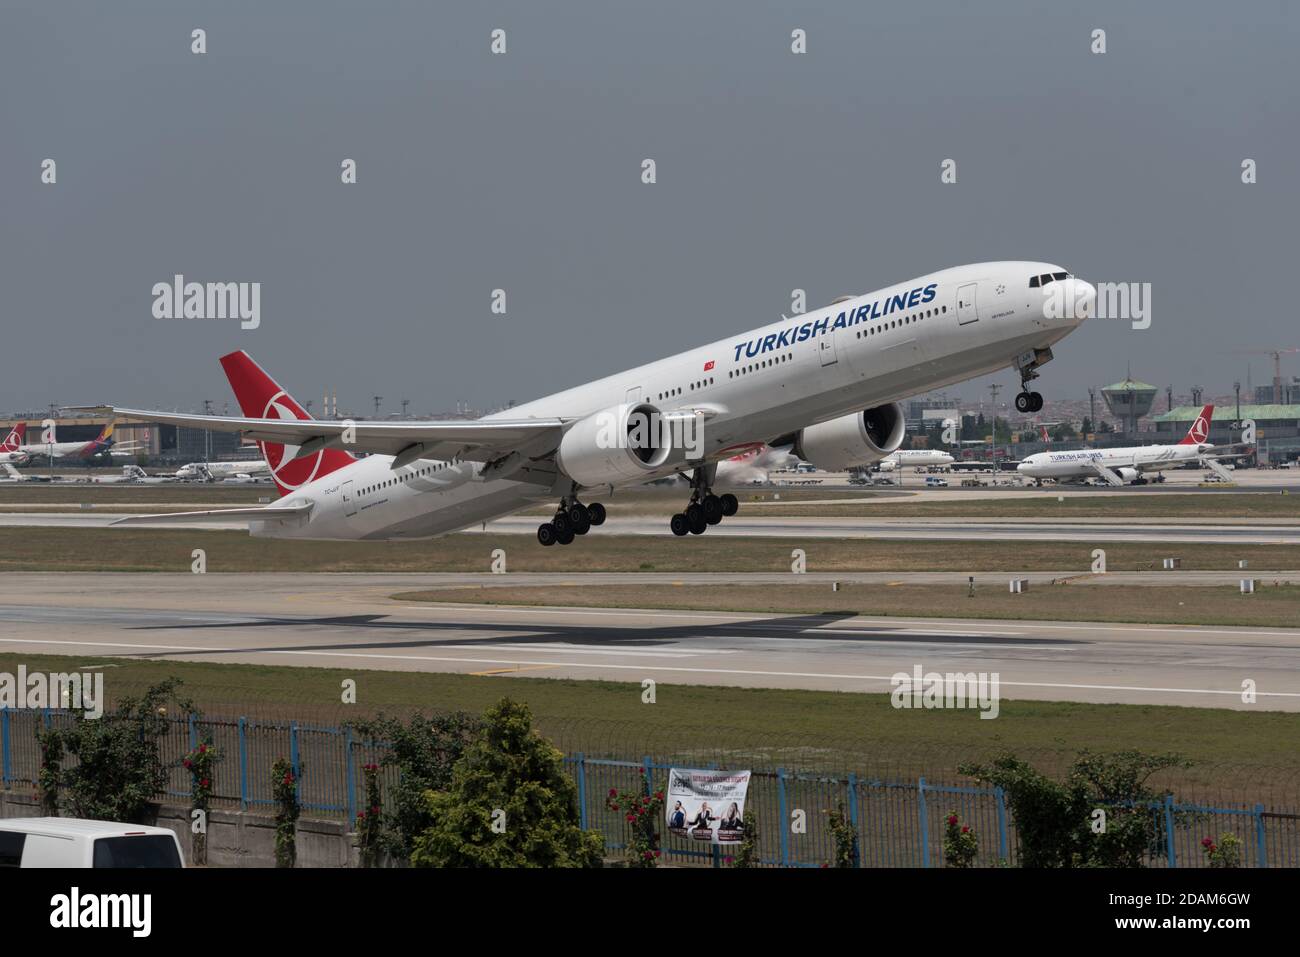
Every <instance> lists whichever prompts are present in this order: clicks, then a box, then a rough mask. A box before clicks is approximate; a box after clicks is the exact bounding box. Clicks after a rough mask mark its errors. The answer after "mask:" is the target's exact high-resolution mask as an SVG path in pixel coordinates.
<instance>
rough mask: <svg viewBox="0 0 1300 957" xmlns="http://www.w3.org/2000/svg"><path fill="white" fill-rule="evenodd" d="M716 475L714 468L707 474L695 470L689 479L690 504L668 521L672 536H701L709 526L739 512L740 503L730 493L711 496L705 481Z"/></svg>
mask: <svg viewBox="0 0 1300 957" xmlns="http://www.w3.org/2000/svg"><path fill="white" fill-rule="evenodd" d="M716 474H717V467H716V466H713V467H711V468H709V469H708V470H707V472H706V470H705V469H702V468H699V469H696V470H695V473H694V474H693V475H692V477H691V503H690V504H689V505H687V506H686V510H685V511H683V512H678V513H677V514H676V515H674V516H673V517H672V518H671V519H669V521H668V527H669V528H671V529H672V531H673V534H674V535H678V536H681V535H703V534H704V532H705V529H707V528H708V527H709V526H710V525H717V524H718V523H719V522H720V521H722V520H723V519H724V518H730V517H731V516H732V515H735V514H736V512H738V511H739V510H740V501H739V500H738V499H737V498H736V496H734V495H732V494H731V493H730V492H727V493H726V494H723V495H714V494H713V490H712V489H711V488H710V487H709V485H708V484H707V481H711V480H712V479H713V476H714V475H716Z"/></svg>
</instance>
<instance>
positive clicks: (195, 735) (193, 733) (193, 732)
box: [189, 712, 199, 751]
mask: <svg viewBox="0 0 1300 957" xmlns="http://www.w3.org/2000/svg"><path fill="white" fill-rule="evenodd" d="M189 725H190V750H191V751H193V750H194V749H195V748H197V747H198V746H199V726H198V723H197V719H196V718H195V717H194V713H193V712H190V721H189Z"/></svg>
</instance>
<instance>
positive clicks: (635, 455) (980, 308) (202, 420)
mask: <svg viewBox="0 0 1300 957" xmlns="http://www.w3.org/2000/svg"><path fill="white" fill-rule="evenodd" d="M1044 280H1045V281H1044ZM1057 283H1059V284H1060V285H1059V286H1055V288H1054V289H1053V286H1054V285H1055V284H1057ZM1053 293H1056V294H1057V295H1056V297H1053ZM1095 297H1096V293H1095V290H1094V289H1093V287H1092V286H1090V285H1089V284H1088V283H1086V282H1083V281H1082V280H1079V279H1075V278H1074V277H1073V276H1071V275H1070V274H1069V273H1067V272H1065V271H1064V270H1062V269H1061V267H1059V266H1053V265H1049V264H1045V263H1033V262H997V263H982V264H978V265H972V266H960V267H957V268H954V269H946V270H943V271H941V272H936V273H932V274H930V275H927V276H922V277H920V278H919V279H914V280H911V281H909V282H905V283H901V284H899V285H896V286H892V287H889V288H887V289H882V290H880V291H878V292H874V293H869V294H867V295H864V296H855V297H852V298H849V299H846V300H843V301H837V302H836V303H835V304H833V305H832V306H829V307H827V308H823V309H819V310H817V311H815V312H812V313H809V314H806V315H801V316H796V317H794V318H790V319H782V320H781V321H779V322H776V323H773V324H771V325H769V326H764V327H762V328H760V329H755V330H753V331H751V332H745V333H741V334H739V335H737V336H731V337H728V338H726V339H722V340H719V341H717V342H714V343H711V344H709V345H706V346H702V347H700V348H698V349H693V350H691V351H689V352H684V353H680V354H678V355H675V356H671V357H669V358H667V359H661V360H659V361H658V362H652V363H650V364H648V365H643V366H638V367H636V368H634V369H630V370H628V371H626V372H621V373H618V374H617V375H612V376H609V377H607V378H604V379H600V380H598V381H596V382H592V383H589V384H587V385H581V386H578V387H576V388H572V389H567V390H565V391H563V392H558V393H555V394H553V395H550V396H547V397H546V398H543V399H538V400H536V401H534V402H530V403H528V404H526V405H523V406H518V407H515V408H512V409H510V410H508V411H507V412H502V413H498V414H494V415H490V416H486V417H485V418H482V419H479V420H476V421H459V420H452V421H438V422H413V421H378V422H348V421H343V422H318V421H315V420H313V419H311V418H310V417H309V416H308V415H307V413H306V412H305V411H304V410H303V408H302V406H301V405H299V404H298V403H297V402H295V401H294V400H293V399H292V398H291V397H290V396H289V395H288V393H286V392H285V391H284V389H282V388H281V387H280V386H279V385H277V384H276V383H275V382H274V381H273V380H272V379H271V378H270V376H268V375H267V374H266V373H265V372H263V371H262V369H261V368H260V367H259V366H257V364H256V363H254V362H253V361H252V359H250V358H249V357H248V356H247V355H246V354H245V353H243V352H234V353H231V354H230V355H227V356H225V357H223V358H222V360H221V363H222V366H223V367H224V368H225V371H226V375H227V377H228V378H229V379H230V383H231V386H232V387H233V389H234V392H235V395H236V397H237V398H238V400H239V404H240V408H241V409H242V410H243V413H244V416H245V417H244V418H226V417H218V416H203V415H184V414H178V413H167V412H147V411H142V410H138V409H115V410H114V411H115V413H116V414H118V415H121V416H125V417H127V418H133V419H142V420H145V421H155V422H162V423H166V424H174V425H181V426H188V427H192V428H203V429H218V430H222V429H224V430H228V431H243V432H245V433H247V434H248V435H249V436H251V437H252V438H253V439H255V440H256V441H258V443H259V444H260V445H261V448H262V453H263V455H264V457H265V458H266V461H267V463H268V464H269V465H270V467H271V473H272V475H273V476H274V478H275V481H276V484H277V485H278V487H279V489H280V493H281V496H282V498H281V499H280V500H279V501H278V502H276V503H273V504H271V505H267V506H262V507H258V508H237V509H223V510H216V511H210V512H190V513H179V514H178V513H171V514H168V515H162V516H135V517H132V518H130V519H124V520H121V521H119V523H118V524H125V523H139V522H169V521H170V522H185V521H193V520H195V518H197V517H201V518H204V519H209V520H211V519H221V520H227V519H229V520H233V521H239V522H249V523H250V524H251V531H252V533H253V534H254V535H262V536H271V537H283V538H308V539H415V538H428V537H431V536H434V535H441V534H444V533H446V532H451V531H455V530H457V529H461V528H465V527H467V526H471V525H475V524H478V523H480V522H486V521H488V520H490V519H494V518H497V517H499V516H502V515H506V514H509V513H511V512H514V511H518V510H519V509H522V508H525V507H528V506H531V505H535V504H537V503H538V502H543V501H546V500H548V499H550V500H556V501H558V503H559V510H558V511H557V513H556V516H555V518H554V519H553V520H552V521H549V522H544V523H542V525H541V526H540V527H539V528H538V532H537V535H538V540H539V541H540V542H542V544H544V545H549V544H551V543H553V542H560V543H562V544H567V543H568V542H571V541H572V540H573V536H574V535H581V534H584V533H586V532H587V531H588V530H589V529H590V527H591V526H592V525H600V524H601V523H603V521H604V519H605V509H604V507H603V506H602V505H601V504H600V503H598V502H597V503H594V504H592V505H590V506H587V505H584V504H583V503H581V502H580V501H579V496H580V495H582V496H587V495H599V494H602V493H604V492H612V491H613V490H614V489H616V488H621V487H626V486H632V485H639V484H641V483H644V482H647V481H652V480H655V479H658V478H663V477H666V476H668V475H671V474H674V473H681V472H690V473H691V475H692V489H691V499H690V503H689V504H688V505H687V506H686V508H685V509H684V511H682V512H680V513H678V514H676V515H674V516H673V517H672V521H671V523H670V526H671V528H672V531H673V532H674V533H675V534H678V535H685V534H687V533H694V534H700V533H702V532H703V531H704V530H705V529H706V528H707V527H708V526H709V525H711V524H716V523H717V522H719V521H721V520H722V518H723V517H724V516H726V515H730V514H734V513H735V511H736V508H737V501H736V498H735V496H734V495H730V494H725V495H721V496H719V495H715V494H714V493H713V491H712V485H713V482H714V477H715V475H716V473H717V463H718V462H719V461H722V460H725V459H728V458H730V457H732V456H734V455H736V454H737V453H738V452H740V451H743V450H744V449H745V448H747V447H752V446H754V445H756V444H757V443H763V444H766V445H769V446H774V447H782V446H790V447H791V448H792V449H793V451H794V453H795V454H796V455H798V456H799V457H800V458H801V459H804V460H805V461H808V462H812V463H814V464H815V465H817V466H818V467H820V468H823V469H827V470H835V471H838V470H843V469H846V468H849V467H851V466H855V465H867V464H870V463H872V462H875V461H878V460H880V459H881V458H884V457H885V456H886V455H889V454H890V453H891V452H893V451H895V450H896V449H897V448H898V446H899V444H900V443H901V442H902V439H903V410H902V408H901V407H900V406H899V405H898V404H897V403H898V401H899V400H900V399H903V398H906V397H908V396H912V395H916V394H919V393H923V392H928V391H930V390H933V389H939V388H943V387H945V386H949V385H952V384H954V383H957V382H962V381H964V380H966V379H970V378H974V377H976V376H981V375H987V374H989V373H992V372H997V371H998V370H1000V369H1004V368H1006V367H1008V366H1011V367H1013V368H1015V369H1016V370H1018V372H1019V374H1020V378H1021V381H1022V384H1023V387H1024V389H1025V391H1024V392H1022V393H1021V396H1020V404H1023V405H1025V406H1027V407H1031V408H1038V407H1041V405H1042V397H1041V396H1039V395H1038V393H1036V392H1029V391H1028V383H1029V382H1030V381H1031V380H1032V379H1034V378H1036V377H1037V376H1038V367H1039V366H1041V365H1042V364H1043V363H1045V362H1047V361H1049V360H1050V359H1051V358H1052V351H1051V346H1052V345H1053V344H1055V343H1056V342H1057V341H1059V340H1060V339H1061V338H1063V337H1064V336H1066V335H1067V334H1069V333H1070V332H1071V331H1072V330H1073V329H1074V328H1075V327H1077V326H1078V325H1079V324H1080V323H1081V322H1082V321H1083V320H1084V318H1085V317H1086V316H1087V315H1088V314H1089V312H1090V311H1091V309H1092V307H1093V304H1094V300H1095ZM1052 298H1055V299H1056V303H1057V304H1056V305H1055V306H1054V305H1051V304H1050V303H1049V300H1050V299H1052ZM1061 299H1064V301H1065V302H1066V303H1067V304H1068V305H1069V307H1068V308H1067V309H1061V308H1059V304H1060V301H1061ZM353 451H359V452H369V453H374V454H371V455H369V456H368V457H366V458H362V459H357V458H355V457H354V456H353V454H352V452H353Z"/></svg>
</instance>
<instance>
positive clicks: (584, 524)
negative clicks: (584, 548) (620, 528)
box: [537, 495, 605, 545]
mask: <svg viewBox="0 0 1300 957" xmlns="http://www.w3.org/2000/svg"><path fill="white" fill-rule="evenodd" d="M604 524H605V506H604V505H601V504H600V503H599V502H592V503H591V504H590V505H583V504H582V503H581V502H579V501H578V498H577V496H576V495H570V496H569V497H568V498H566V499H565V500H564V501H562V502H561V503H560V508H559V510H558V511H557V512H556V513H555V518H553V519H551V520H550V521H549V522H543V523H542V524H541V525H538V526H537V540H538V541H539V542H541V543H542V544H543V545H554V544H556V543H557V542H558V543H559V544H561V545H568V544H569V543H570V542H572V541H573V539H574V536H576V535H586V534H587V533H588V532H589V531H591V529H592V527H593V526H596V525H604Z"/></svg>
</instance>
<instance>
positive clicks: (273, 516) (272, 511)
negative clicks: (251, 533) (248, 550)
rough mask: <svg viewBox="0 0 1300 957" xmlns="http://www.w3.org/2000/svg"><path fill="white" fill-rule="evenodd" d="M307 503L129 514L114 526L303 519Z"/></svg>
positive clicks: (309, 509) (305, 515)
mask: <svg viewBox="0 0 1300 957" xmlns="http://www.w3.org/2000/svg"><path fill="white" fill-rule="evenodd" d="M311 509H312V505H311V503H310V502H303V503H301V504H299V505H254V506H249V507H247V508H210V509H205V510H203V511H198V512H161V513H159V514H157V515H128V516H126V517H125V518H119V519H118V520H117V521H116V522H113V523H111V524H113V525H168V524H189V523H191V522H234V523H236V524H239V525H245V524H247V523H248V522H269V521H276V520H284V519H301V518H306V517H307V514H308V513H309V512H310V511H311Z"/></svg>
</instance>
